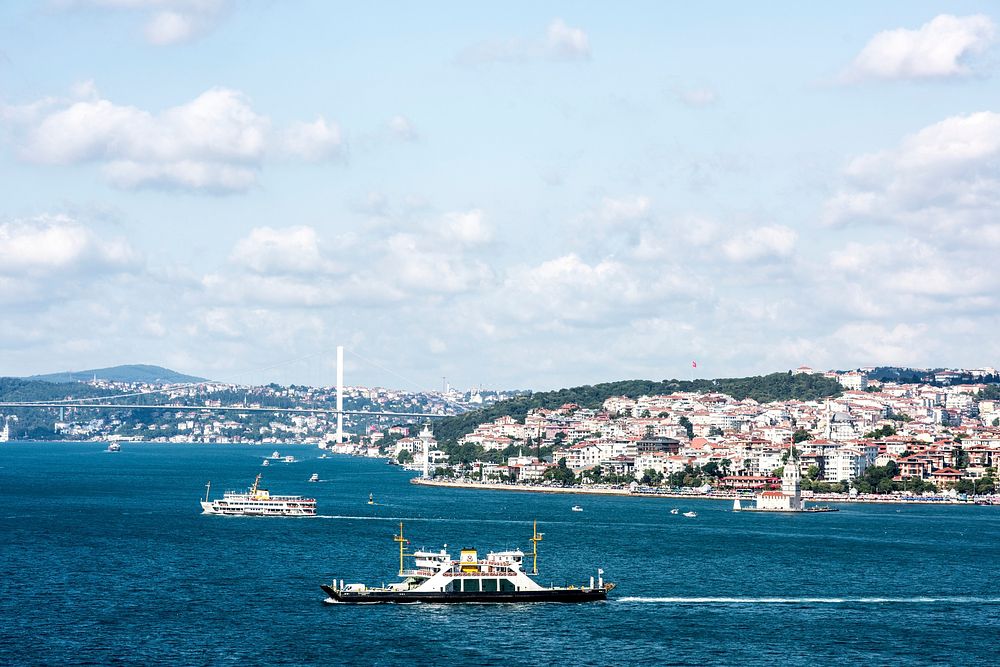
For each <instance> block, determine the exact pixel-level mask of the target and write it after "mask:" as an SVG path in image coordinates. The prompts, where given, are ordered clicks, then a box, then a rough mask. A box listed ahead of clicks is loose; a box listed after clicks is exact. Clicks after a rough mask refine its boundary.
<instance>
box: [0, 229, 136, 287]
mask: <svg viewBox="0 0 1000 667" xmlns="http://www.w3.org/2000/svg"><path fill="white" fill-rule="evenodd" d="M138 262H139V256H138V253H136V252H135V251H134V250H133V249H132V247H131V246H130V245H129V244H128V243H127V242H126V241H125V240H123V239H121V238H111V239H104V238H100V237H98V236H97V235H96V234H95V233H94V232H93V230H91V229H90V228H88V227H86V226H84V225H82V224H80V223H79V222H77V221H75V220H73V219H71V218H69V217H67V216H63V215H55V216H48V215H46V216H39V217H36V218H31V219H27V220H15V221H13V222H7V223H3V224H0V274H6V275H8V276H15V277H25V276H46V275H52V274H59V273H72V272H78V271H87V272H92V273H93V272H97V273H101V272H117V271H128V270H131V269H133V268H135V267H136V265H137V264H138Z"/></svg>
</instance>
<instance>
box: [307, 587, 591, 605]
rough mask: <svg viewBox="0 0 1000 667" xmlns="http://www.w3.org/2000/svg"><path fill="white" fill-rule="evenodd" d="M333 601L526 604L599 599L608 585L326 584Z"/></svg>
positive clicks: (344, 602)
mask: <svg viewBox="0 0 1000 667" xmlns="http://www.w3.org/2000/svg"><path fill="white" fill-rule="evenodd" d="M322 589H323V591H324V592H325V593H326V594H327V595H329V596H330V597H329V598H327V599H326V600H325V602H328V603H331V604H337V603H339V604H386V603H396V604H406V603H415V602H423V603H431V604H446V603H447V604H454V603H463V602H464V603H468V602H495V603H522V602H596V601H599V600H606V599H607V598H608V589H604V588H568V589H555V590H546V591H515V592H511V593H499V592H497V593H459V592H455V593H432V592H427V593H417V592H413V591H364V592H361V591H338V590H336V589H334V588H333V587H331V586H322Z"/></svg>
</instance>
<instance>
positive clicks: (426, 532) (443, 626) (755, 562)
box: [0, 443, 1000, 665]
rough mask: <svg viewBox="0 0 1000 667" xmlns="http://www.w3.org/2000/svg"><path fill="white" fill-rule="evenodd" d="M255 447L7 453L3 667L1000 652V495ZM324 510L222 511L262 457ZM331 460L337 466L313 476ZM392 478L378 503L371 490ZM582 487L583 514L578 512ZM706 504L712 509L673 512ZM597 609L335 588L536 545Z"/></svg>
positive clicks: (917, 656)
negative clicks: (823, 498)
mask: <svg viewBox="0 0 1000 667" xmlns="http://www.w3.org/2000/svg"><path fill="white" fill-rule="evenodd" d="M272 449H274V448H273V447H267V448H266V451H265V450H264V449H262V448H260V447H250V446H185V445H155V444H130V443H126V444H124V445H123V450H122V451H121V452H120V453H117V454H111V453H106V452H104V451H103V450H104V446H103V445H99V444H90V443H88V444H65V443H59V444H27V443H9V444H5V445H2V446H0V582H2V583H0V590H2V593H0V613H2V616H0V618H2V621H0V664H38V663H46V664H55V663H63V664H84V663H88V664H102V665H103V664H112V663H138V664H198V665H202V664H244V665H245V664H315V663H334V664H381V665H393V664H407V665H415V664H429V663H432V662H434V663H437V662H441V663H448V664H504V665H529V664H530V665H540V664H542V665H544V664H551V663H555V662H557V661H558V662H562V663H565V664H579V665H608V664H628V665H637V664H649V665H667V664H736V663H740V662H744V663H750V664H782V665H799V664H801V665H806V664H809V665H812V664H824V663H827V664H852V663H864V664H876V665H877V664H890V663H891V664H921V665H923V664H997V650H998V646H1000V558H998V554H1000V508H989V507H944V506H942V507H927V506H893V505H881V506H856V505H843V506H841V510H842V511H840V512H837V513H831V514H816V515H808V516H793V515H762V514H746V513H744V514H734V513H732V512H730V511H728V509H729V504H728V503H721V502H714V501H697V500H690V501H679V500H665V499H652V498H620V497H590V496H587V497H581V496H556V495H536V494H521V493H509V492H507V493H505V492H499V491H497V492H493V491H466V490H453V489H431V488H425V487H419V486H414V485H411V484H409V483H408V480H409V475H408V474H407V473H405V472H403V471H401V470H399V469H397V468H394V467H389V466H387V465H385V464H384V463H383V462H381V461H371V460H364V459H354V458H348V457H335V458H331V459H325V460H320V459H318V458H317V457H318V454H319V453H318V452H317V451H316V450H315V449H312V448H308V447H293V446H287V447H279V448H278V449H280V451H281V453H282V454H293V455H295V456H296V457H298V458H300V459H304V460H303V461H302V462H300V463H294V464H274V465H271V466H269V467H267V468H261V467H260V460H261V457H262V456H264V455H266V454H269V453H270V452H271V450H272ZM260 471H262V472H264V474H265V482H266V485H267V486H268V487H269V488H270V489H271V490H272V491H274V492H277V493H298V494H303V495H310V496H313V497H315V498H317V500H318V507H319V513H320V514H321V515H323V518H315V519H285V518H224V517H214V516H204V515H202V514H200V508H199V506H198V499H199V496H200V495H202V494H203V493H204V485H205V482H206V481H207V480H209V479H211V480H212V483H213V496H215V495H217V494H218V493H221V491H222V490H223V489H224V488H226V487H231V488H243V487H245V486H247V485H248V484H249V482H250V481H251V480H252V478H253V476H254V475H255V474H256V473H257V472H260ZM313 472H317V473H319V475H320V477H321V479H323V480H324V481H323V482H321V483H318V484H309V483H307V482H306V480H307V479H308V477H309V475H310V474H311V473H313ZM369 493H373V494H374V495H375V498H376V500H377V502H378V504H377V505H375V506H369V505H368V504H367V498H368V494H369ZM574 504H580V505H582V506H583V508H584V511H583V512H571V511H570V507H571V506H572V505H574ZM672 507H678V508H680V509H681V511H685V510H688V509H694V510H696V511H697V512H698V516H697V518H694V519H687V518H684V517H682V516H678V515H671V514H670V513H669V509H670V508H672ZM533 519H537V520H538V521H539V530H540V531H543V532H544V533H545V538H544V541H543V542H542V543H541V547H540V550H541V557H540V562H539V569H540V570H541V573H542V574H541V576H540V581H541V582H542V583H546V584H547V583H550V582H552V583H557V584H565V583H575V584H581V583H584V582H586V581H587V580H588V579H589V577H590V576H591V575H593V574H596V568H597V567H602V568H604V570H605V572H606V574H605V577H606V578H607V579H608V580H610V581H615V582H617V584H618V588H617V589H616V590H615V591H614V592H613V593H612V599H611V600H610V601H609V602H605V603H592V604H585V605H559V604H536V605H468V606H435V605H383V606H374V607H364V606H357V607H356V606H345V605H324V604H323V603H322V599H323V597H324V595H323V593H322V591H321V590H320V589H319V584H320V583H323V582H328V581H330V580H331V579H333V578H334V577H337V578H343V579H346V580H347V581H362V582H367V583H381V582H382V581H391V580H392V579H393V574H394V572H395V571H396V569H397V567H398V551H397V547H396V545H395V544H394V543H393V541H392V536H393V534H394V533H395V532H396V530H397V529H398V522H399V521H400V520H403V521H405V522H406V526H405V530H406V533H407V537H409V538H410V539H411V541H412V543H413V546H414V547H420V546H426V547H428V548H438V547H440V545H441V544H442V543H445V542H446V543H448V544H449V548H450V549H451V550H452V552H453V554H454V553H455V552H456V551H457V550H458V549H459V548H461V547H463V546H477V547H478V548H480V549H483V550H485V549H490V548H501V547H512V546H520V547H521V548H524V549H525V550H528V548H529V547H530V543H529V542H528V537H530V535H531V521H532V520H533Z"/></svg>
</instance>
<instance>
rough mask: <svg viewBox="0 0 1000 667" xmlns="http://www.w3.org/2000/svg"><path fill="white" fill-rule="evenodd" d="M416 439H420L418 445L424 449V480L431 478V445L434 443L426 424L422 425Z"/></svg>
mask: <svg viewBox="0 0 1000 667" xmlns="http://www.w3.org/2000/svg"><path fill="white" fill-rule="evenodd" d="M418 437H419V438H420V443H421V444H422V445H423V448H424V479H427V478H429V477H430V476H431V473H430V470H431V443H432V442H434V434H433V433H431V430H430V429H429V428H428V427H427V424H424V427H423V429H421V430H420V433H419V435H418Z"/></svg>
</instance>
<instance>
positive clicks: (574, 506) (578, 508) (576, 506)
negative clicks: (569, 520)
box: [571, 505, 583, 512]
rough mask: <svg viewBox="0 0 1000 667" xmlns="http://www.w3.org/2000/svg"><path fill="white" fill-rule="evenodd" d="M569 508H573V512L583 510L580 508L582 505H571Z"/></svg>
mask: <svg viewBox="0 0 1000 667" xmlns="http://www.w3.org/2000/svg"><path fill="white" fill-rule="evenodd" d="M571 509H572V510H573V511H574V512H582V511H583V508H582V507H580V506H579V505H573V507H572V508H571Z"/></svg>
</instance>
